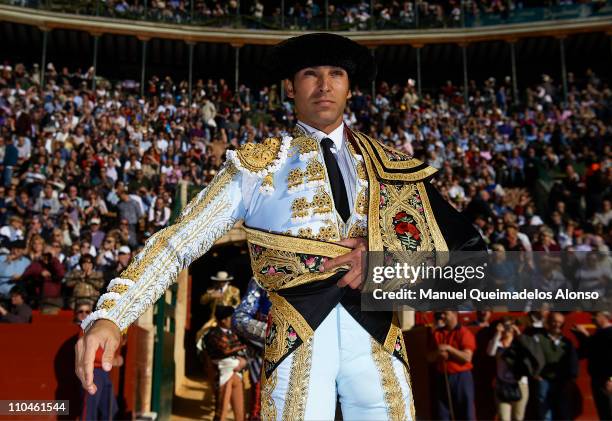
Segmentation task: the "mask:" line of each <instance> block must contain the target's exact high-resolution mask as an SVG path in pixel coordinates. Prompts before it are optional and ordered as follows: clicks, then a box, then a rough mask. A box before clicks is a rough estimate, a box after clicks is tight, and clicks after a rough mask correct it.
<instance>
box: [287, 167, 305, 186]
mask: <svg viewBox="0 0 612 421" xmlns="http://www.w3.org/2000/svg"><path fill="white" fill-rule="evenodd" d="M302 183H304V173H303V172H302V170H301V169H299V168H294V169H292V170H291V171H289V175H288V176H287V187H288V188H289V189H294V188H296V187H298V186H299V185H300V184H302Z"/></svg>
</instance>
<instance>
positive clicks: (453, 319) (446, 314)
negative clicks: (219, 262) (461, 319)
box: [442, 311, 457, 328]
mask: <svg viewBox="0 0 612 421" xmlns="http://www.w3.org/2000/svg"><path fill="white" fill-rule="evenodd" d="M442 320H443V321H444V324H445V325H446V327H449V328H450V327H453V326H455V325H456V324H457V312H456V311H443V312H442Z"/></svg>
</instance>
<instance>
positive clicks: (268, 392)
mask: <svg viewBox="0 0 612 421" xmlns="http://www.w3.org/2000/svg"><path fill="white" fill-rule="evenodd" d="M261 376H262V377H261V419H262V420H265V421H274V420H276V405H275V404H274V399H273V398H272V392H274V389H276V383H277V380H278V377H277V376H276V370H274V372H272V375H271V376H270V378H269V379H268V378H267V377H266V370H263V369H262V370H261Z"/></svg>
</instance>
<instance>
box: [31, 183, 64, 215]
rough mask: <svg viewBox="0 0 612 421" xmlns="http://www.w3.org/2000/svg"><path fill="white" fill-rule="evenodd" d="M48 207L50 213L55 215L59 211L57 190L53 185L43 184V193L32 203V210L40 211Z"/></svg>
mask: <svg viewBox="0 0 612 421" xmlns="http://www.w3.org/2000/svg"><path fill="white" fill-rule="evenodd" d="M45 207H46V208H48V209H50V214H51V215H53V216H55V215H57V214H58V213H59V211H60V202H59V200H58V198H57V192H55V191H54V190H53V185H52V184H50V183H47V184H45V188H44V190H43V194H42V196H41V197H39V198H38V199H37V200H36V203H35V204H34V212H39V213H40V212H42V211H43V209H44V208H45Z"/></svg>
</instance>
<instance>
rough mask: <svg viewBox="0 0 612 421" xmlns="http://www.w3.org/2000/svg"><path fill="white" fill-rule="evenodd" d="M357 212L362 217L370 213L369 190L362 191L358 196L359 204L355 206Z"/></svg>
mask: <svg viewBox="0 0 612 421" xmlns="http://www.w3.org/2000/svg"><path fill="white" fill-rule="evenodd" d="M355 211H356V212H357V213H360V214H362V215H366V214H367V213H368V196H367V189H361V191H360V192H359V194H358V195H357V203H356V204H355Z"/></svg>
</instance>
